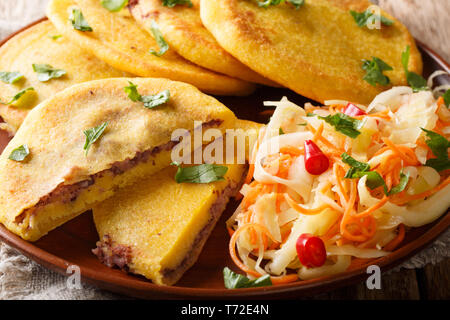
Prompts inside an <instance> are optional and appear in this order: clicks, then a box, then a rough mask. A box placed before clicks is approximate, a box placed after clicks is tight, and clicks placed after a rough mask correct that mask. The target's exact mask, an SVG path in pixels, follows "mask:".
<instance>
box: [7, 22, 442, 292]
mask: <svg viewBox="0 0 450 320" xmlns="http://www.w3.org/2000/svg"><path fill="white" fill-rule="evenodd" d="M46 20H48V18H47V17H43V18H41V19H38V20H36V21H34V22H31V23H30V24H28V25H26V26H24V27H23V28H21V29H19V30H17V31H15V32H13V33H11V34H10V35H9V36H7V37H6V38H4V39H2V40H1V41H0V47H1V46H3V45H4V44H5V43H6V42H7V41H9V40H10V39H11V38H13V37H14V36H16V35H17V34H19V33H21V32H23V31H25V30H27V29H29V28H31V27H33V26H34V25H36V24H38V23H40V22H43V21H46ZM415 41H416V44H417V46H418V47H419V48H420V49H422V50H423V51H424V52H425V53H426V54H428V55H429V56H430V57H431V58H432V59H433V60H434V61H435V62H436V63H437V64H439V65H440V67H442V68H443V69H444V70H446V71H447V72H449V73H450V64H449V63H448V62H446V61H445V60H444V59H443V58H442V57H441V56H440V55H439V54H437V53H436V52H435V51H434V50H432V49H430V48H429V47H428V46H427V45H425V44H423V43H422V42H421V41H419V40H417V39H415ZM433 223H434V224H433V225H432V226H431V227H430V228H429V229H428V230H427V231H425V232H424V233H423V234H422V235H421V236H420V237H418V238H416V239H414V240H412V241H410V242H409V243H407V244H406V245H404V246H402V247H400V248H398V249H397V250H395V251H393V252H392V253H390V254H389V255H388V256H385V257H382V258H378V259H374V260H371V261H369V262H368V263H366V264H363V265H361V266H360V267H358V268H355V269H353V270H350V271H346V272H345V273H341V274H337V275H331V276H327V277H322V278H316V279H312V280H303V281H297V282H293V283H288V284H283V285H277V286H271V287H262V288H246V289H234V290H230V289H226V288H220V289H217V288H215V289H206V288H195V287H179V286H158V285H156V284H153V283H152V282H151V281H150V280H144V279H140V278H138V277H136V276H135V275H133V274H128V275H127V276H128V277H127V278H118V277H115V276H114V275H111V274H110V273H100V274H99V273H96V272H94V271H93V270H92V269H90V268H85V267H83V266H80V271H81V279H82V280H83V281H85V282H87V283H89V284H92V285H94V286H96V287H99V288H102V289H106V290H109V291H112V292H116V293H120V294H125V295H128V296H133V297H138V298H149V297H151V298H152V299H155V298H156V299H158V298H160V299H161V298H167V297H171V298H181V297H190V298H216V299H217V298H232V297H235V298H236V297H242V298H255V297H262V296H270V295H272V296H273V295H275V294H293V293H297V294H299V295H298V296H300V295H301V294H302V293H303V295H305V294H314V293H318V292H320V289H322V288H325V287H327V288H332V289H336V288H339V287H342V286H344V285H350V284H353V283H356V282H358V281H360V280H361V279H362V278H364V277H366V276H367V274H366V272H365V270H366V267H367V266H368V265H373V264H376V265H378V266H379V267H380V269H381V270H382V271H383V272H385V271H387V270H389V269H392V268H394V267H396V266H398V265H399V264H401V263H402V262H404V261H405V260H407V259H408V258H410V257H412V256H413V255H414V254H416V253H417V252H419V251H421V250H422V249H424V248H425V247H427V246H428V245H430V244H431V243H432V242H433V241H434V240H435V239H436V238H438V237H439V236H440V235H441V234H442V233H443V232H445V231H446V230H447V229H448V228H449V227H450V210H449V211H447V213H446V214H445V215H443V216H441V217H440V218H439V219H438V220H437V221H434V222H433ZM0 240H2V241H3V242H5V243H6V244H8V245H10V246H11V247H13V248H15V249H17V250H18V251H20V252H21V253H22V254H23V255H25V256H27V257H28V258H30V259H31V260H33V261H35V262H37V263H38V264H40V265H43V266H44V267H46V268H48V269H50V270H53V271H55V272H58V273H60V274H63V275H67V273H66V270H67V267H69V266H70V265H72V264H71V263H70V262H69V261H67V260H65V259H63V258H60V257H58V256H56V255H54V254H52V253H50V252H48V251H45V250H43V249H41V248H39V247H37V246H35V245H34V243H32V242H28V241H26V240H23V239H22V238H20V237H19V236H17V235H15V234H13V233H12V232H10V231H9V230H7V229H6V228H5V227H4V226H3V225H2V224H0ZM99 263H100V262H99ZM158 294H163V295H164V296H157V295H158Z"/></svg>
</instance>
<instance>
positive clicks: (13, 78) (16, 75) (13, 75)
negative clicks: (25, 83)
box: [0, 71, 24, 84]
mask: <svg viewBox="0 0 450 320" xmlns="http://www.w3.org/2000/svg"><path fill="white" fill-rule="evenodd" d="M23 77H24V76H23V74H21V73H20V72H7V71H0V80H1V81H3V82H4V83H9V84H14V83H16V82H18V81H20V80H22V79H23Z"/></svg>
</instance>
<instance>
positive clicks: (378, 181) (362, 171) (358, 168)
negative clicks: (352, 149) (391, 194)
mask: <svg viewBox="0 0 450 320" xmlns="http://www.w3.org/2000/svg"><path fill="white" fill-rule="evenodd" d="M341 158H342V161H343V162H344V163H346V164H348V165H350V169H349V170H348V171H347V173H346V174H345V178H346V179H359V178H362V177H364V176H367V181H366V186H367V187H369V188H370V189H372V190H373V189H376V188H378V187H383V189H384V192H385V193H386V194H387V193H388V190H387V186H386V183H385V181H384V179H383V177H382V176H381V175H380V174H379V173H378V172H376V171H370V165H369V164H368V163H363V162H359V161H358V160H356V159H354V158H352V157H351V156H349V155H348V154H347V153H345V152H344V153H343V154H342V155H341Z"/></svg>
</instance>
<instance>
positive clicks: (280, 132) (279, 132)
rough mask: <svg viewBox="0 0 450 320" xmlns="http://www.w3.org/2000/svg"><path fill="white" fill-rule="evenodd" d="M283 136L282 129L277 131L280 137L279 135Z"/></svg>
mask: <svg viewBox="0 0 450 320" xmlns="http://www.w3.org/2000/svg"><path fill="white" fill-rule="evenodd" d="M283 134H284V131H283V128H281V127H280V129H278V135H280V136H281V135H283Z"/></svg>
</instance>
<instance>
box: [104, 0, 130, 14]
mask: <svg viewBox="0 0 450 320" xmlns="http://www.w3.org/2000/svg"><path fill="white" fill-rule="evenodd" d="M127 4H128V0H102V6H103V8H105V9H107V10H109V11H111V12H118V11H120V10H122V9H123V8H124V7H125V6H126V5H127Z"/></svg>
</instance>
